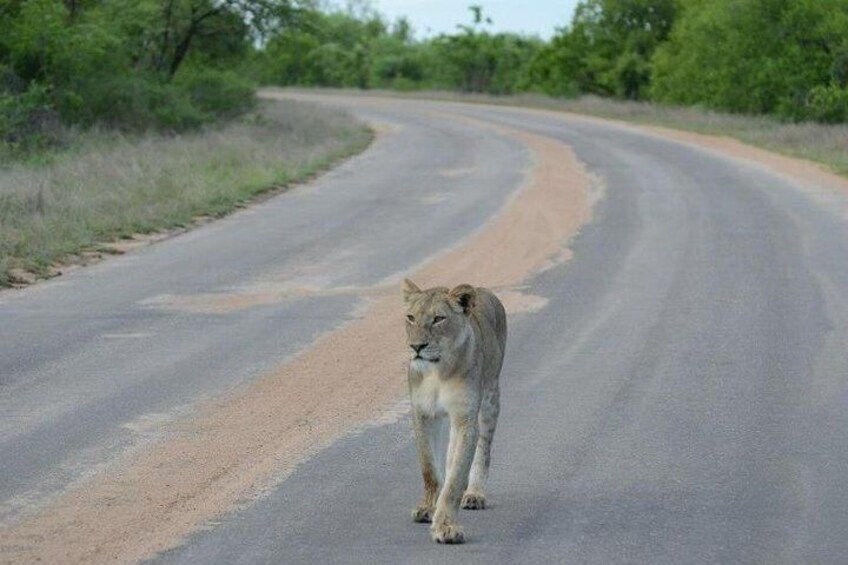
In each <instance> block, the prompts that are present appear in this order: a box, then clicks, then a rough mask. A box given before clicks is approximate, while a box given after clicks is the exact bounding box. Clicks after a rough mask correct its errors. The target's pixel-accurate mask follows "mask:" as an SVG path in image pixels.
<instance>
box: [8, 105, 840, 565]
mask: <svg viewBox="0 0 848 565" xmlns="http://www.w3.org/2000/svg"><path fill="white" fill-rule="evenodd" d="M338 104H345V105H347V106H348V107H350V108H351V109H352V110H353V111H354V112H356V113H357V114H359V115H360V116H362V117H363V118H364V119H367V120H372V121H378V122H380V123H383V124H392V125H391V127H392V128H393V129H394V133H393V134H392V136H391V137H390V138H387V139H390V142H379V143H378V144H377V145H376V146H375V147H374V148H372V149H371V150H369V151H368V152H367V153H366V154H365V155H363V156H362V157H360V158H357V159H354V160H353V161H351V162H349V163H348V164H346V165H344V166H343V167H341V168H339V169H337V170H336V171H335V172H333V173H331V174H330V175H327V176H325V177H324V178H323V179H322V180H321V181H320V182H318V183H317V185H316V186H315V187H314V188H309V189H305V190H300V191H298V190H295V191H294V192H292V193H291V194H288V195H284V196H282V197H280V198H277V199H274V200H272V201H270V202H268V203H267V204H265V205H263V206H262V207H259V208H256V209H253V210H251V211H249V212H248V213H244V214H238V215H236V216H233V217H230V218H228V219H226V220H223V221H221V222H218V223H215V224H212V225H209V226H206V227H204V228H201V229H199V230H197V231H195V232H192V233H191V234H188V235H185V236H181V237H179V238H176V239H174V240H171V241H168V242H166V243H163V244H160V245H156V246H153V247H150V248H148V249H146V250H143V251H141V252H138V253H133V254H131V255H129V256H127V257H124V258H121V259H117V260H114V261H110V262H107V263H104V264H101V265H99V266H96V267H93V268H90V269H86V270H83V271H79V272H77V273H76V274H74V275H72V276H69V277H63V279H62V280H59V281H57V282H53V283H49V284H46V285H42V286H40V287H36V288H33V289H30V290H27V291H24V292H20V293H16V294H12V295H10V294H4V295H0V320H2V325H0V414H3V416H2V419H0V499H2V500H3V501H4V502H3V504H4V505H3V507H2V508H3V512H4V514H3V516H4V517H5V519H6V520H8V521H11V520H13V519H14V518H15V516H16V514H17V513H19V511H20V509H21V508H23V507H26V506H28V505H33V504H37V503H38V502H39V501H43V500H45V499H47V498H49V496H50V495H51V493H55V492H58V491H60V490H62V489H63V488H65V487H66V486H67V484H68V483H69V482H70V481H72V480H74V479H76V478H79V477H80V476H81V475H83V474H85V473H87V472H89V470H90V469H91V468H92V467H93V466H95V465H97V464H99V463H101V462H103V461H108V460H109V459H110V458H111V457H114V456H115V455H116V454H118V453H120V452H122V451H123V450H125V449H127V447H129V446H131V445H133V444H135V443H137V442H140V441H143V440H144V439H145V438H144V434H143V433H140V432H139V431H138V430H139V426H138V425H136V426H127V425H126V424H127V422H136V423H137V422H139V421H144V419H145V418H148V419H149V418H150V415H151V414H154V415H155V414H172V413H174V412H175V411H179V410H181V409H184V408H182V407H184V406H187V405H190V404H191V403H192V402H194V401H196V400H197V399H198V398H200V397H205V396H210V395H215V394H218V393H220V392H222V391H224V390H227V389H228V388H230V387H232V386H233V385H234V384H235V383H237V382H241V381H244V380H247V379H251V378H255V377H256V376H257V375H260V374H261V373H262V371H263V370H264V369H266V368H267V367H270V366H272V365H273V364H275V363H279V362H280V361H281V360H282V359H285V358H286V357H287V356H289V355H291V354H293V353H294V352H296V351H298V350H299V349H302V348H303V347H305V346H307V345H308V344H309V343H310V342H311V340H312V339H313V336H315V335H317V334H319V333H320V332H323V331H327V330H328V329H331V328H333V327H336V326H337V325H338V324H340V323H342V322H343V321H345V320H346V319H348V318H349V317H350V316H351V315H353V314H352V312H353V310H354V308H355V302H354V301H353V300H352V299H351V298H350V297H345V296H343V295H342V296H336V297H313V298H304V299H302V300H292V301H285V302H283V303H274V304H270V305H265V306H263V307H261V308H251V309H247V310H242V311H238V312H233V313H229V314H226V315H216V316H209V315H206V314H203V313H195V314H190V313H186V312H179V313H178V312H174V311H169V310H166V309H161V308H155V307H151V306H150V304H155V303H156V301H155V300H153V301H152V302H151V298H154V299H155V298H156V297H161V296H162V295H166V294H167V295H183V294H186V295H187V294H198V293H213V292H220V291H221V289H226V288H231V287H233V286H237V285H239V284H240V283H241V282H242V281H243V280H245V279H261V278H262V277H263V276H270V275H272V274H274V275H279V274H280V273H287V276H288V277H289V278H292V279H296V280H302V281H303V282H304V283H314V282H316V281H319V282H320V283H321V284H327V283H328V282H329V283H330V284H332V285H369V284H375V283H377V282H379V281H381V280H384V279H386V278H388V277H392V276H394V275H396V274H397V273H402V272H405V271H407V270H409V269H411V268H412V267H414V266H415V265H417V264H418V263H420V262H421V261H422V260H424V259H425V258H427V257H428V256H431V255H433V254H434V253H436V252H438V251H439V250H441V249H443V248H445V247H447V246H450V245H452V244H454V243H456V242H457V241H460V240H461V239H462V238H463V237H465V236H466V235H468V234H469V233H472V232H474V231H475V230H476V229H478V228H479V227H480V226H482V225H483V224H484V223H485V222H486V220H487V219H488V218H490V217H491V216H492V215H493V214H494V213H495V212H496V211H497V210H498V209H499V207H500V206H501V205H502V204H503V203H504V202H505V201H506V200H507V199H508V198H509V196H510V194H512V193H513V191H514V190H515V189H516V187H517V186H518V184H519V183H520V180H521V174H520V171H521V170H523V168H524V167H526V166H527V164H528V159H529V156H528V154H527V152H526V149H525V148H524V147H523V146H521V145H520V144H518V143H516V142H515V141H513V140H511V139H509V138H507V137H503V136H500V135H495V134H492V133H491V132H490V131H484V130H481V129H479V128H475V127H474V126H473V125H472V124H471V123H470V122H467V121H463V120H455V119H447V118H444V117H442V118H439V117H438V116H437V115H435V114H432V113H430V110H432V109H438V110H439V112H440V113H442V114H444V115H450V114H453V115H463V116H468V117H472V118H475V119H477V120H482V121H486V122H490V123H494V124H499V125H504V126H509V127H512V128H517V129H522V130H526V131H530V132H533V133H536V134H540V135H543V136H547V137H551V138H554V139H557V140H561V141H563V142H566V143H568V144H569V145H570V146H571V147H573V149H574V151H575V152H576V154H577V155H578V157H579V158H580V159H581V160H582V161H583V162H584V163H586V165H587V166H588V167H589V169H590V170H591V171H593V172H594V173H596V174H598V175H600V176H601V177H602V178H603V179H604V181H605V184H606V187H607V189H606V196H605V198H604V199H603V200H602V201H601V202H599V203H598V204H597V205H596V208H595V212H594V219H593V221H592V223H591V224H589V225H588V226H587V227H586V228H585V229H584V230H583V231H582V233H581V235H580V236H579V237H578V238H577V239H576V241H575V242H574V243H573V246H572V248H573V250H574V257H573V259H571V260H570V261H569V262H567V263H565V264H563V265H560V266H558V267H555V268H553V269H550V270H547V271H545V272H544V273H542V274H539V275H537V276H535V277H534V278H533V279H532V280H530V281H529V283H528V289H529V292H532V293H533V294H537V295H541V296H544V297H546V298H547V299H548V300H549V302H548V304H547V305H546V306H545V307H544V308H543V309H541V310H540V311H538V312H536V313H528V314H520V315H518V316H516V317H515V318H514V319H513V320H512V321H511V328H510V334H511V335H510V344H509V347H508V352H507V359H506V364H505V367H504V372H503V377H502V378H503V393H502V395H503V398H502V403H503V412H502V416H501V423H500V427H499V430H498V434H497V436H496V439H495V447H494V461H493V471H492V481H491V487H490V499H491V508H490V509H487V510H485V511H483V512H473V513H472V512H464V513H463V519H464V521H465V526H466V530H467V532H468V534H469V536H470V540H471V541H470V543H468V544H466V545H465V546H461V547H450V548H444V547H438V546H436V545H434V544H432V543H430V542H429V541H428V536H427V535H426V527H422V526H420V525H415V524H412V523H411V522H410V521H409V519H408V515H409V511H410V508H411V507H412V506H413V504H414V503H415V502H416V500H417V497H418V495H419V492H418V491H419V488H420V487H419V481H420V479H419V476H418V470H417V463H416V458H415V451H414V448H413V445H412V442H411V435H410V432H409V422H408V421H407V420H406V419H403V418H402V419H401V421H399V422H395V423H389V424H384V425H380V426H375V427H371V428H368V429H366V430H365V431H361V432H359V433H356V434H354V435H351V436H349V437H346V438H343V439H341V440H340V441H337V442H335V443H334V444H333V445H332V446H331V447H330V448H328V449H326V450H325V451H323V452H321V453H319V454H317V455H316V456H314V457H312V458H311V459H310V460H308V461H307V462H306V463H304V464H303V465H302V466H301V467H299V468H298V469H297V471H296V472H295V473H294V474H293V475H292V476H291V477H289V478H288V479H287V480H285V481H284V482H283V483H282V484H281V485H280V486H279V487H278V488H276V489H275V490H274V491H273V492H271V493H270V494H269V495H268V496H266V497H265V498H263V499H261V500H259V501H257V502H255V503H254V504H252V505H250V506H248V507H246V508H244V509H242V510H239V511H237V512H234V513H232V514H230V515H228V516H226V517H225V518H224V519H223V520H222V521H221V523H220V524H218V525H216V526H215V527H214V528H211V529H210V530H208V531H203V532H200V533H196V534H194V535H193V536H191V537H190V538H189V540H188V541H187V542H186V543H185V544H184V545H183V546H181V547H179V548H176V549H174V550H171V551H169V552H167V553H165V554H164V555H161V556H160V557H159V558H158V559H156V560H155V561H156V562H159V563H203V564H205V563H301V562H302V563H336V562H338V563H445V562H462V563H478V562H479V563H483V562H485V563H493V562H503V563H520V562H525V563H604V564H605V563H769V564H771V563H844V562H845V555H848V535H846V534H848V513H846V511H845V508H848V484H846V481H845V476H846V473H848V355H846V349H848V347H846V346H848V228H847V227H846V217H845V212H844V210H846V206H848V192H846V193H842V194H840V193H834V192H830V191H827V190H824V189H821V188H820V187H816V186H812V185H809V184H804V183H800V182H796V181H793V180H791V179H788V178H785V177H782V176H778V175H777V174H775V173H773V172H770V171H769V170H767V169H765V168H764V167H762V166H760V165H756V164H752V163H747V162H744V161H742V160H737V159H734V158H731V157H726V156H720V155H717V154H715V153H712V152H709V151H706V150H704V149H699V148H696V147H694V146H690V145H684V144H682V143H678V142H673V141H669V140H665V139H662V138H660V137H657V136H654V135H649V134H647V133H644V132H640V131H637V130H634V129H630V128H622V127H619V126H614V125H609V124H603V123H599V122H592V121H584V120H558V119H553V118H551V117H549V116H545V115H543V114H532V113H527V112H523V111H519V110H511V109H506V108H493V107H483V106H461V105H449V104H435V103H433V104H431V103H414V102H388V101H386V102H383V103H375V102H374V101H369V102H368V103H363V104H360V103H357V102H356V101H351V100H348V99H345V100H342V99H339V101H338ZM457 170H471V171H473V173H471V174H450V171H457ZM434 186H438V187H439V191H440V192H447V193H449V194H451V198H447V199H439V198H429V199H427V197H428V196H432V191H433V187H434ZM422 199H426V202H423V201H422ZM425 204H426V208H425ZM410 209H413V210H418V209H426V211H427V212H426V213H422V214H420V215H416V214H409V213H408V212H409V210H410ZM377 227H379V230H378V229H377ZM409 230H415V231H417V232H418V233H420V234H421V237H419V238H415V239H412V240H411V239H409V238H404V237H402V236H401V234H402V233H404V232H406V231H409ZM378 232H379V233H378ZM269 239H273V240H274V241H277V242H279V243H278V244H275V245H273V246H269V245H261V244H258V243H257V242H262V241H268V240H269ZM174 375H179V378H174ZM139 419H140V420H139ZM141 427H142V428H143V426H141Z"/></svg>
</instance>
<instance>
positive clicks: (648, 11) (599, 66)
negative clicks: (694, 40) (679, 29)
mask: <svg viewBox="0 0 848 565" xmlns="http://www.w3.org/2000/svg"><path fill="white" fill-rule="evenodd" d="M676 14H677V5H676V2H675V1H674V0H582V1H581V2H580V3H579V4H578V5H577V9H576V11H575V14H574V18H573V20H572V22H571V25H570V26H569V27H568V28H565V29H563V30H561V31H560V32H559V33H558V34H557V35H556V37H554V39H553V40H552V41H551V42H550V43H549V44H548V45H547V46H545V48H544V49H542V50H541V51H540V52H539V54H538V55H537V57H536V59H535V60H534V61H533V62H532V64H531V67H530V77H531V80H532V82H533V83H534V84H535V86H536V87H537V88H538V89H539V90H542V91H543V92H546V93H549V94H553V95H562V94H575V93H591V94H598V95H601V96H617V97H619V98H627V99H631V100H639V99H642V98H645V97H646V94H647V89H648V85H649V84H650V80H651V64H650V61H651V57H652V56H653V53H654V51H655V50H656V48H657V46H658V45H660V44H661V43H662V42H663V41H665V40H666V38H667V37H668V34H669V32H670V30H671V28H672V25H673V24H674V21H675V17H676Z"/></svg>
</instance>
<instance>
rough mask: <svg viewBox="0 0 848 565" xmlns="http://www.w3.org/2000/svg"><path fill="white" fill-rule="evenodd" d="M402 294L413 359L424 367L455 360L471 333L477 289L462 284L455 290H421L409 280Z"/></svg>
mask: <svg viewBox="0 0 848 565" xmlns="http://www.w3.org/2000/svg"><path fill="white" fill-rule="evenodd" d="M403 294H404V301H405V303H406V343H407V345H408V346H409V356H410V360H411V361H412V362H413V363H416V364H418V365H421V366H423V365H424V364H428V363H445V362H449V361H452V359H453V357H454V354H455V352H456V351H457V349H458V348H459V347H460V346H461V345H462V344H463V343H464V342H465V341H466V340H467V339H468V337H469V335H470V334H471V329H470V328H469V320H468V316H469V312H470V310H471V308H473V306H474V297H475V291H474V288H473V287H471V286H469V285H460V286H458V287H456V288H454V289H453V290H448V289H447V288H443V287H437V288H430V289H427V290H421V289H419V288H418V287H417V286H415V284H413V283H412V282H411V281H409V280H406V281H404V288H403Z"/></svg>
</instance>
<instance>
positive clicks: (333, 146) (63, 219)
mask: <svg viewBox="0 0 848 565" xmlns="http://www.w3.org/2000/svg"><path fill="white" fill-rule="evenodd" d="M371 139H372V133H371V131H370V130H369V129H368V128H367V127H366V126H365V125H363V124H361V123H360V122H357V121H356V120H355V119H354V118H353V117H351V116H349V115H347V114H345V113H343V112H339V111H333V110H329V109H325V108H319V107H317V106H313V105H310V104H307V103H303V102H296V101H291V100H274V101H270V100H269V101H263V102H262V103H261V105H260V107H259V110H258V111H257V112H256V113H254V114H251V115H250V116H247V117H245V118H243V119H240V120H238V121H235V122H230V123H229V124H227V125H223V126H220V127H216V128H209V129H206V130H204V131H202V132H199V133H194V134H186V135H175V136H162V135H154V134H151V135H148V136H143V137H124V136H120V135H118V134H114V133H104V132H97V131H91V132H88V133H84V134H80V135H79V136H78V138H77V139H76V140H75V143H74V149H72V150H69V151H66V152H63V153H61V154H58V155H53V156H50V157H49V158H48V159H44V160H42V162H40V163H34V162H29V163H9V164H5V165H2V166H0V287H3V286H10V285H12V284H13V283H15V282H25V281H26V279H28V278H29V279H31V278H32V277H34V276H35V277H43V276H46V275H48V274H49V273H50V272H51V271H52V270H53V269H52V266H53V265H55V264H56V263H57V262H64V261H73V259H74V257H75V256H77V257H78V254H80V253H83V252H85V251H87V250H96V249H98V246H100V245H102V244H104V243H108V242H112V241H115V240H119V239H121V238H130V237H132V236H133V235H135V234H147V233H152V232H157V231H162V230H168V229H173V228H180V227H186V226H189V225H191V224H192V223H193V222H194V220H195V219H196V218H198V217H204V216H213V217H215V216H221V215H224V214H226V213H228V212H230V211H232V210H233V209H234V208H236V207H237V206H239V205H241V204H242V203H244V202H246V201H248V200H250V199H251V198H254V197H256V196H257V195H259V194H262V193H264V192H268V191H270V190H274V189H278V188H280V187H281V186H285V185H287V184H288V183H291V182H296V181H299V180H303V179H306V178H308V177H310V176H312V175H314V174H315V173H317V172H319V171H321V170H324V169H326V168H328V167H329V166H330V165H332V164H333V163H335V162H337V161H338V160H339V159H341V158H343V157H346V156H350V155H352V154H355V153H357V152H359V151H361V150H363V149H365V147H367V146H368V144H369V143H370V141H371Z"/></svg>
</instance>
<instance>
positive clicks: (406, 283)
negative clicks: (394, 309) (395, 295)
mask: <svg viewBox="0 0 848 565" xmlns="http://www.w3.org/2000/svg"><path fill="white" fill-rule="evenodd" d="M419 292H421V289H420V288H418V287H417V286H416V285H415V283H414V282H412V281H411V280H409V279H403V299H404V300H409V299H410V298H411V297H412V295H414V294H418V293H419Z"/></svg>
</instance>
